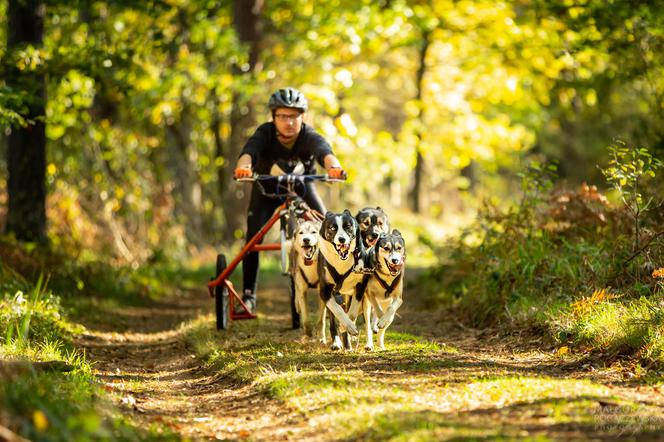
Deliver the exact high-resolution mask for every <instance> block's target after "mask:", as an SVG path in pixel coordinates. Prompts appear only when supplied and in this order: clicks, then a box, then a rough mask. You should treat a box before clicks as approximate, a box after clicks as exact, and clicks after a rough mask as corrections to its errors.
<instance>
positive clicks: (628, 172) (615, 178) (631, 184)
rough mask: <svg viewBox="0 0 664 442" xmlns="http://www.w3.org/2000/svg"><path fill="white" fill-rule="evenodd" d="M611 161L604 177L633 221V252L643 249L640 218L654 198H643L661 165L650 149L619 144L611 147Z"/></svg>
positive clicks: (603, 171) (604, 170) (604, 172)
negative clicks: (648, 180) (648, 184)
mask: <svg viewBox="0 0 664 442" xmlns="http://www.w3.org/2000/svg"><path fill="white" fill-rule="evenodd" d="M609 151H610V153H611V161H610V162H609V166H608V167H607V168H606V169H602V173H603V174H604V176H605V177H606V180H607V181H608V182H609V184H610V185H611V186H612V187H613V188H614V189H615V190H616V191H618V194H619V195H620V199H621V201H622V203H623V204H624V206H625V207H626V208H627V210H628V211H629V214H630V215H631V217H632V220H633V229H634V243H633V247H632V250H633V251H635V252H638V251H640V248H641V216H642V214H643V212H646V211H647V210H649V209H650V208H651V205H652V203H653V201H654V197H651V198H649V199H647V200H645V199H644V197H643V188H645V187H647V179H648V178H654V177H655V172H656V171H657V169H658V168H659V167H661V166H662V162H661V161H660V160H659V159H657V158H653V156H652V155H651V153H650V152H649V151H648V149H644V148H637V147H636V146H631V147H630V146H626V145H625V144H624V143H618V145H613V146H610V147H609Z"/></svg>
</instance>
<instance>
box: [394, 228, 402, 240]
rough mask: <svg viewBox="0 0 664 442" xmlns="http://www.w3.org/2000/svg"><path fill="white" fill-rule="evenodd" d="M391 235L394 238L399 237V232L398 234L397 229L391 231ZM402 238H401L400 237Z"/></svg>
mask: <svg viewBox="0 0 664 442" xmlns="http://www.w3.org/2000/svg"><path fill="white" fill-rule="evenodd" d="M392 235H394V236H401V232H399V231H398V230H397V229H394V230H392ZM401 237H402V238H403V236H401Z"/></svg>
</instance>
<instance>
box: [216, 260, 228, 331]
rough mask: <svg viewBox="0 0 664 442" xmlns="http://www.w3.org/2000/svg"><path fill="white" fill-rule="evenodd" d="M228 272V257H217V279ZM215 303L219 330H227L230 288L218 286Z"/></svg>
mask: <svg viewBox="0 0 664 442" xmlns="http://www.w3.org/2000/svg"><path fill="white" fill-rule="evenodd" d="M224 270H226V256H224V255H223V254H219V255H217V277H219V275H221V272H223V271H224ZM214 302H215V307H216V313H217V330H226V329H227V328H228V325H229V318H230V315H229V311H228V287H226V286H225V285H223V284H222V285H218V286H216V287H215V288H214Z"/></svg>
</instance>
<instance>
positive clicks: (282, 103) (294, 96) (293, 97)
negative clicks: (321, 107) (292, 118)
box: [267, 87, 309, 112]
mask: <svg viewBox="0 0 664 442" xmlns="http://www.w3.org/2000/svg"><path fill="white" fill-rule="evenodd" d="M267 105H268V107H269V108H270V110H271V111H272V112H274V110H275V109H277V108H279V107H292V108H293V109H298V110H300V111H301V112H306V111H307V108H308V107H309V104H308V103H307V99H306V98H305V96H304V95H303V94H302V92H300V91H298V90H297V89H295V88H292V87H287V88H284V89H279V90H278V91H276V92H275V93H273V94H272V95H270V101H268V102H267Z"/></svg>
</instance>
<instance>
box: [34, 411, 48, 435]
mask: <svg viewBox="0 0 664 442" xmlns="http://www.w3.org/2000/svg"><path fill="white" fill-rule="evenodd" d="M32 422H33V423H34V424H35V428H36V429H37V430H38V431H44V430H46V429H47V428H48V418H47V417H46V415H45V414H44V413H43V412H42V411H41V410H35V412H34V413H32Z"/></svg>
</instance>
